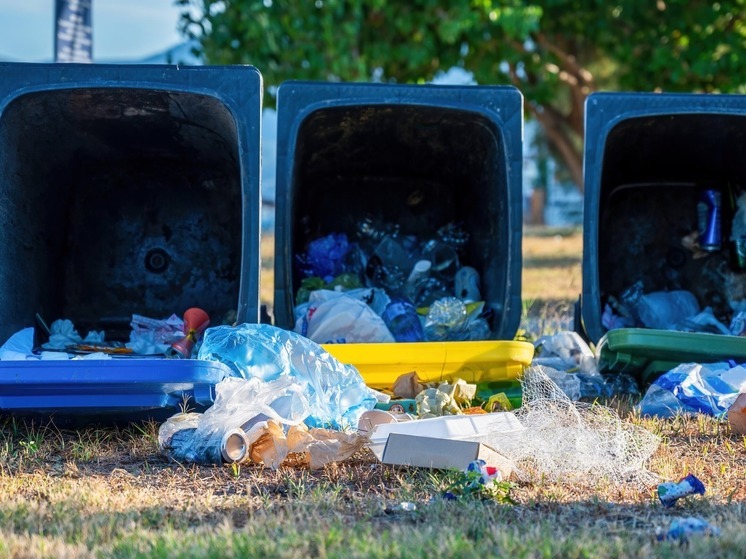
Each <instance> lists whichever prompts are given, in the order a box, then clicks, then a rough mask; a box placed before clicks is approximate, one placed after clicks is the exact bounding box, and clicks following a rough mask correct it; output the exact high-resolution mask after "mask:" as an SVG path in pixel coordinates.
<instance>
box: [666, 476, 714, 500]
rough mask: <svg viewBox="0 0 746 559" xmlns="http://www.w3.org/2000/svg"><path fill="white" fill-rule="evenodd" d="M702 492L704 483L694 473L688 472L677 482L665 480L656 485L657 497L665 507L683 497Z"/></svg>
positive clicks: (703, 491)
mask: <svg viewBox="0 0 746 559" xmlns="http://www.w3.org/2000/svg"><path fill="white" fill-rule="evenodd" d="M704 494H705V485H704V483H702V482H701V481H700V480H699V479H698V478H697V476H695V475H694V474H689V475H688V476H686V477H684V478H681V479H680V480H679V481H678V482H672V481H667V482H665V483H661V484H660V485H658V498H659V499H660V501H661V503H662V504H663V506H664V507H667V508H669V507H672V506H674V505H675V504H676V501H678V500H679V499H681V498H683V497H688V496H689V495H704Z"/></svg>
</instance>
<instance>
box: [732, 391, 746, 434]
mask: <svg viewBox="0 0 746 559" xmlns="http://www.w3.org/2000/svg"><path fill="white" fill-rule="evenodd" d="M728 423H730V428H731V430H732V431H733V432H734V433H736V434H738V435H746V392H741V393H740V394H739V395H738V397H737V398H736V401H735V402H733V405H732V406H731V407H730V409H729V410H728Z"/></svg>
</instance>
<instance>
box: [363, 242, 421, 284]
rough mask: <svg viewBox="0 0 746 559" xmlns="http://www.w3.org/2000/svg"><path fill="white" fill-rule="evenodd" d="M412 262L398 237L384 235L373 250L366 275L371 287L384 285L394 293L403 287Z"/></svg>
mask: <svg viewBox="0 0 746 559" xmlns="http://www.w3.org/2000/svg"><path fill="white" fill-rule="evenodd" d="M411 267H412V262H411V260H410V258H409V255H408V254H407V251H406V250H405V248H404V247H403V246H402V244H401V242H400V241H399V239H397V238H396V237H394V236H393V235H386V236H385V237H383V239H381V242H380V243H379V244H378V246H377V247H376V249H375V250H374V251H373V254H372V255H371V257H370V259H369V260H368V265H367V268H366V272H365V274H366V276H367V278H368V280H369V282H370V284H371V286H373V287H384V288H386V289H387V290H389V291H390V292H392V293H396V292H398V291H399V290H401V289H402V288H403V287H404V282H405V281H406V278H407V276H408V275H409V271H410V269H411Z"/></svg>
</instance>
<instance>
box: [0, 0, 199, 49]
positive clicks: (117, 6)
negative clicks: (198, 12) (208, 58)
mask: <svg viewBox="0 0 746 559" xmlns="http://www.w3.org/2000/svg"><path fill="white" fill-rule="evenodd" d="M92 18H93V60H94V62H104V61H117V60H137V59H140V58H146V57H148V56H150V55H153V54H157V53H160V52H162V51H165V50H167V49H169V48H170V47H173V46H174V45H177V44H179V43H181V42H183V41H184V39H183V38H182V37H181V36H180V35H179V33H178V31H177V30H176V25H177V22H178V19H179V9H178V8H177V7H176V6H174V2H173V0H93V16H92ZM53 58H54V0H0V60H10V61H14V62H51V61H52V60H53Z"/></svg>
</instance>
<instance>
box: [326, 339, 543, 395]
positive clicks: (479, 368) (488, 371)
mask: <svg viewBox="0 0 746 559" xmlns="http://www.w3.org/2000/svg"><path fill="white" fill-rule="evenodd" d="M323 347H324V349H325V350H327V351H328V352H329V353H331V354H332V355H333V356H334V357H336V358H337V359H339V360H340V361H342V362H343V363H347V364H349V365H354V366H355V367H356V368H357V370H358V371H360V374H361V375H362V376H363V379H364V380H365V383H366V384H367V385H368V386H370V387H371V388H390V387H391V386H392V385H393V384H394V382H395V381H396V379H397V378H399V377H400V376H401V375H403V374H406V373H411V372H412V371H415V372H416V373H417V376H418V377H419V378H420V381H422V382H437V381H446V380H453V379H456V378H462V379H464V380H465V381H466V382H469V383H479V382H493V381H501V380H516V379H517V378H518V376H519V375H520V374H521V372H522V371H523V367H525V366H528V365H530V364H531V360H532V359H533V356H534V346H533V344H531V343H529V342H516V341H478V342H418V343H389V344H324V345H323Z"/></svg>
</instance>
